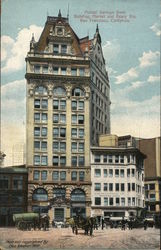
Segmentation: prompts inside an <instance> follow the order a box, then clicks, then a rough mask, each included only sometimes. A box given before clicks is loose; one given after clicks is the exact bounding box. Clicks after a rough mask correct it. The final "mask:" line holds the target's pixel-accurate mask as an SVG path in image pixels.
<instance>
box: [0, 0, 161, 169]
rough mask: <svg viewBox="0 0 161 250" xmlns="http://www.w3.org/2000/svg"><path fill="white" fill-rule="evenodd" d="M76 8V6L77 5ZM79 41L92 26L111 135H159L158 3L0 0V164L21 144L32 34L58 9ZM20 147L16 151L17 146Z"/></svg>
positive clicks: (141, 0) (10, 159)
mask: <svg viewBox="0 0 161 250" xmlns="http://www.w3.org/2000/svg"><path fill="white" fill-rule="evenodd" d="M80 3H81V4H80ZM68 4H69V22H70V25H71V26H72V28H73V29H74V31H75V32H76V34H77V35H78V36H79V37H80V38H81V37H84V36H86V35H87V34H89V36H90V38H93V35H94V33H95V29H96V24H97V23H98V25H99V30H100V34H101V38H102V47H103V52H104V57H105V60H106V65H107V70H108V72H109V78H110V85H111V102H112V104H111V133H113V134H118V135H125V134H131V135H133V136H137V137H144V138H150V137H156V136H159V134H160V125H159V121H160V61H159V60H160V34H161V32H160V26H159V24H160V19H161V15H160V1H159V0H154V1H151V0H135V1H130V0H117V1H116V0H93V1H92V4H91V0H82V1H79V0H68V1H66V0H45V1H44V0H34V1H33V0H28V1H26V0H14V1H13V0H2V18H1V61H2V63H1V103H2V105H1V130H2V131H1V149H2V150H3V151H4V152H5V153H6V154H7V156H6V160H5V165H11V164H12V163H13V153H14V150H15V148H16V147H17V146H18V145H23V144H24V142H25V123H26V113H25V112H26V111H25V107H26V104H25V102H26V100H25V95H26V93H25V79H24V75H25V56H26V54H27V51H28V50H29V42H30V40H31V37H32V33H34V35H35V39H36V40H38V39H39V36H40V34H41V31H42V29H43V27H44V24H45V22H46V18H47V15H49V16H57V14H58V11H59V9H61V12H62V15H63V16H65V17H66V16H67V10H68ZM17 148H19V147H17Z"/></svg>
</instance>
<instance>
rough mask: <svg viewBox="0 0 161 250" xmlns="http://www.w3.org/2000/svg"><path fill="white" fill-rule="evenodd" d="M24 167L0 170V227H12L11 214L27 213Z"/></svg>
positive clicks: (26, 179)
mask: <svg viewBox="0 0 161 250" xmlns="http://www.w3.org/2000/svg"><path fill="white" fill-rule="evenodd" d="M27 182H28V173H27V169H26V167H25V166H24V165H23V166H15V167H3V168H0V226H12V225H13V214H14V213H23V212H26V211H27Z"/></svg>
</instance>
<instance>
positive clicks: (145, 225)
mask: <svg viewBox="0 0 161 250" xmlns="http://www.w3.org/2000/svg"><path fill="white" fill-rule="evenodd" d="M147 227H148V222H147V220H144V230H146V229H147Z"/></svg>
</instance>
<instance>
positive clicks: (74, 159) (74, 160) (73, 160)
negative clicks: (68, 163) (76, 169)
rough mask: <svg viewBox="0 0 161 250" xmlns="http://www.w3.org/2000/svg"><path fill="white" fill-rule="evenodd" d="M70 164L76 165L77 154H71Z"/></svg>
mask: <svg viewBox="0 0 161 250" xmlns="http://www.w3.org/2000/svg"><path fill="white" fill-rule="evenodd" d="M72 166H77V156H72Z"/></svg>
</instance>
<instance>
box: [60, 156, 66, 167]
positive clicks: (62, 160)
mask: <svg viewBox="0 0 161 250" xmlns="http://www.w3.org/2000/svg"><path fill="white" fill-rule="evenodd" d="M65 165H66V156H60V166H65Z"/></svg>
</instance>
